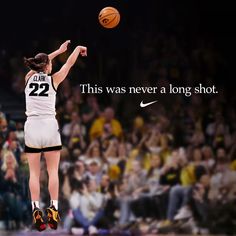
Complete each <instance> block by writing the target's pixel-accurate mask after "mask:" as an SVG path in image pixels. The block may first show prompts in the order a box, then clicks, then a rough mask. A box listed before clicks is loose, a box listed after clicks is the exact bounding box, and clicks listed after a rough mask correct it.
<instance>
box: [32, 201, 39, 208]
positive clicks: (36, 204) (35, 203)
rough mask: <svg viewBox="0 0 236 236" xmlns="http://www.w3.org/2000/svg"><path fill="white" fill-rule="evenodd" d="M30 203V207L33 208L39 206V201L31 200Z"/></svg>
mask: <svg viewBox="0 0 236 236" xmlns="http://www.w3.org/2000/svg"><path fill="white" fill-rule="evenodd" d="M31 204H32V209H33V210H34V208H36V207H37V208H39V201H32V202H31Z"/></svg>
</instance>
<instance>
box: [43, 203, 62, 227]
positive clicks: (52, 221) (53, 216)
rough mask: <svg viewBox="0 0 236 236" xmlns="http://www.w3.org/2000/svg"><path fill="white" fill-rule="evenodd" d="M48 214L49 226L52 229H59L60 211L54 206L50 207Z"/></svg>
mask: <svg viewBox="0 0 236 236" xmlns="http://www.w3.org/2000/svg"><path fill="white" fill-rule="evenodd" d="M46 212H47V219H48V225H49V227H50V228H51V229H55V230H56V229H57V226H58V222H59V221H60V216H59V213H58V211H57V210H56V208H55V207H54V206H50V207H48V208H47V210H46Z"/></svg>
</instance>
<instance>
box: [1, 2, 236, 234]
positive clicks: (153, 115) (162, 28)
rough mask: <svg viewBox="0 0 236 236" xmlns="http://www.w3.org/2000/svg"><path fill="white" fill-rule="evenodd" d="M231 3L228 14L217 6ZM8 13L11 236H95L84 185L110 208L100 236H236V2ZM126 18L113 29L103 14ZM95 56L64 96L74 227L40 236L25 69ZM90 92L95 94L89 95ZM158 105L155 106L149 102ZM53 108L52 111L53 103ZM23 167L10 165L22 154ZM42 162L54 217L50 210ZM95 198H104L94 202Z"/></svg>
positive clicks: (66, 173)
mask: <svg viewBox="0 0 236 236" xmlns="http://www.w3.org/2000/svg"><path fill="white" fill-rule="evenodd" d="M217 2H218V3H217ZM217 2H215V1H197V0H188V1H187V0H182V1H176V0H146V1H143V0H137V1H132V0H109V1H103V0H97V1H95V0H86V1H82V0H68V1H64V2H60V1H45V0H40V1H30V2H28V1H12V0H9V1H2V2H1V14H0V32H1V36H0V151H1V152H0V236H6V235H15V236H27V235H44V236H46V235H72V234H73V235H82V230H81V229H82V228H81V225H80V222H79V220H78V219H77V217H76V216H75V214H74V212H75V211H76V210H78V209H77V208H79V207H77V208H76V207H75V205H76V203H77V202H78V201H79V200H78V199H79V198H80V197H81V195H83V192H84V190H83V186H84V185H89V184H91V181H93V182H92V183H93V184H94V185H95V190H94V191H96V192H97V193H98V194H99V196H101V197H102V199H103V201H102V203H101V204H100V202H99V200H98V199H95V202H96V206H97V207H90V208H89V207H88V209H86V210H85V211H87V212H89V214H90V213H91V214H92V215H97V214H98V213H99V214H100V213H101V214H100V215H102V217H100V219H99V221H98V222H97V223H96V224H94V225H93V229H94V235H127V236H129V235H130V236H131V235H134V236H136V235H162V234H166V235H176V234H181V235H194V234H201V235H216V234H218V235H233V234H234V235H235V234H236V109H235V108H236V93H235V86H234V84H235V60H234V59H235V42H236V27H235V22H236V21H235V20H236V19H235V15H236V10H235V7H234V6H233V4H232V3H230V2H229V1H220V2H219V1H217ZM106 6H112V7H115V8H116V9H117V10H118V11H119V12H120V15H121V21H120V23H119V25H118V26H117V27H116V28H114V29H105V28H103V27H102V26H101V25H100V24H99V22H98V14H99V12H100V10H101V9H102V8H104V7H106ZM67 39H70V40H71V44H70V46H69V49H68V51H67V52H66V53H64V54H62V55H60V56H59V57H57V58H56V59H55V60H54V61H53V72H55V71H57V70H59V68H60V67H61V66H62V65H63V63H65V61H66V59H67V57H68V55H69V53H71V52H72V50H73V49H74V48H75V46H77V45H84V46H86V47H87V48H88V56H87V57H86V58H83V57H79V59H78V60H77V62H76V64H75V65H74V67H73V68H72V70H71V72H70V74H69V75H68V77H67V79H66V80H65V81H63V83H62V84H61V85H60V86H59V88H58V92H57V102H56V108H57V119H58V123H59V126H60V132H61V137H62V142H63V149H62V151H61V161H60V168H59V178H60V195H59V196H60V198H59V211H60V215H61V222H60V226H59V229H58V230H57V231H52V230H50V229H47V230H46V231H44V232H41V233H40V232H37V231H35V230H34V229H32V210H31V200H30V195H29V187H28V180H29V169H28V164H27V159H26V157H25V154H24V151H23V150H24V122H25V120H26V116H25V100H24V99H25V97H24V82H25V81H24V76H25V74H26V73H27V68H26V67H25V66H24V64H23V57H32V56H34V55H36V54H37V53H39V52H45V53H50V52H52V51H54V50H56V49H57V48H58V47H59V46H60V44H61V43H63V42H64V41H65V40H67ZM81 84H89V86H91V87H92V88H93V91H92V90H91V91H89V92H88V91H86V92H84V93H83V92H82V91H81V87H80V85H81ZM170 84H171V85H172V86H176V87H182V88H186V87H192V88H193V87H197V86H199V85H200V84H201V85H202V86H204V87H205V88H209V91H210V88H212V87H213V86H215V88H216V90H217V93H203V92H204V91H203V92H202V93H198V94H191V96H187V94H186V93H184V92H182V93H178V94H173V93H172V94H169V93H166V94H160V93H156V94H147V93H145V94H128V93H124V94H121V93H117V94H108V93H106V92H105V89H104V91H103V93H98V92H97V90H96V88H98V87H103V88H105V87H106V86H107V87H125V88H128V87H131V86H133V87H158V88H159V87H166V88H169V86H170ZM142 100H143V101H144V102H146V103H148V102H151V101H154V100H157V102H156V103H155V104H152V105H150V106H147V107H145V108H141V107H140V102H141V101H142ZM42 106H43V104H42ZM9 153H10V154H13V155H10V154H9ZM47 177H48V175H47V171H46V164H45V161H44V158H43V154H42V160H41V178H40V182H41V199H40V201H41V206H42V208H43V209H44V208H46V207H47V205H48V204H49V193H48V190H47V181H48V178H47ZM89 194H91V195H92V194H93V193H92V192H91V193H90V192H89Z"/></svg>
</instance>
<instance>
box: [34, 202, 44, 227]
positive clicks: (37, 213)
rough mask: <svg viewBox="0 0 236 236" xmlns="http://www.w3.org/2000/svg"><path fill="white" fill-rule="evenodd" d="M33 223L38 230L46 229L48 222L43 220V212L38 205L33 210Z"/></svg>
mask: <svg viewBox="0 0 236 236" xmlns="http://www.w3.org/2000/svg"><path fill="white" fill-rule="evenodd" d="M33 225H34V228H35V229H37V230H38V231H43V230H45V229H46V224H45V222H44V220H43V212H42V211H41V210H40V209H39V208H37V207H36V208H34V210H33Z"/></svg>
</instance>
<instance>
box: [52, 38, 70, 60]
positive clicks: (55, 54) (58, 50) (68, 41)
mask: <svg viewBox="0 0 236 236" xmlns="http://www.w3.org/2000/svg"><path fill="white" fill-rule="evenodd" d="M69 43H70V40H66V41H65V42H64V43H63V44H62V45H61V46H60V47H59V48H58V49H57V50H56V51H54V52H52V53H50V54H48V57H49V59H50V60H53V59H54V58H55V57H57V56H58V55H60V54H62V53H64V52H65V51H66V50H67V47H68V44H69Z"/></svg>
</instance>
